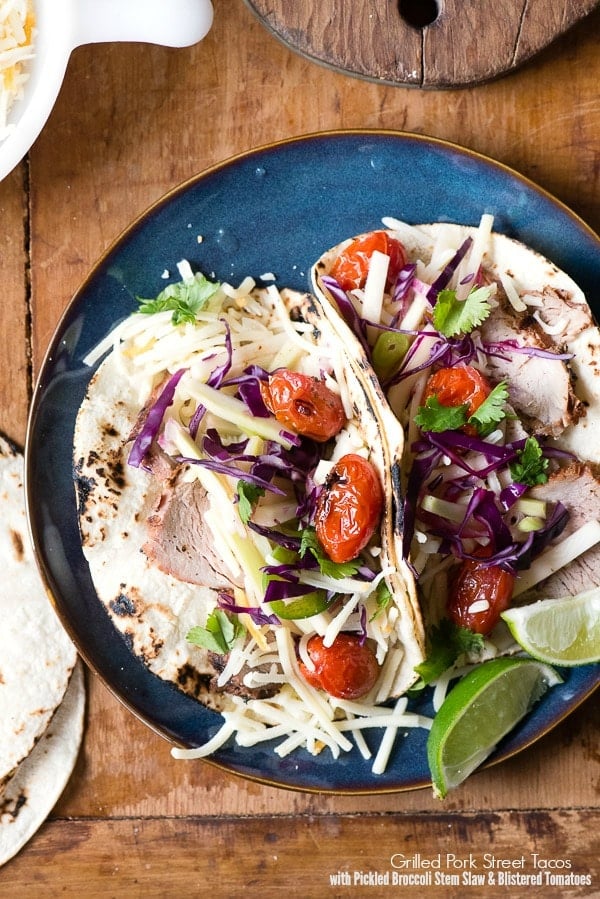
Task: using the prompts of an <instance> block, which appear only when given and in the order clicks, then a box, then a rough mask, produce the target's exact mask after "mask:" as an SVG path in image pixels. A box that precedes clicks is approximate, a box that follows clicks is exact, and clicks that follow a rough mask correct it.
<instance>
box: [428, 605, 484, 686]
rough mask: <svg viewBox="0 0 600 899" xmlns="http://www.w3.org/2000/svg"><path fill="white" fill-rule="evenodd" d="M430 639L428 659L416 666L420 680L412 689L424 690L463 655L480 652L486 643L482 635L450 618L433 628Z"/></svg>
mask: <svg viewBox="0 0 600 899" xmlns="http://www.w3.org/2000/svg"><path fill="white" fill-rule="evenodd" d="M428 638H429V640H428V642H429V651H428V654H427V658H426V659H425V661H424V662H421V664H420V665H415V671H416V672H417V674H419V675H420V680H419V681H418V683H417V684H415V686H414V687H413V688H412V689H423V687H426V686H428V684H431V683H433V681H435V680H437V678H438V677H440V676H441V675H442V674H443V673H444V671H447V670H448V668H451V667H452V665H454V663H455V662H456V661H457V659H459V658H460V656H461V655H464V654H465V653H471V652H475V653H476V652H479V651H480V650H481V649H482V648H483V643H484V639H483V636H482V635H481V634H476V633H474V632H473V631H471V630H469V628H466V627H460V626H459V625H457V624H454V623H453V622H452V621H450V620H449V619H448V618H443V619H442V620H441V621H440V623H439V625H438V626H437V627H436V626H434V627H432V628H431V630H430V632H429V634H428Z"/></svg>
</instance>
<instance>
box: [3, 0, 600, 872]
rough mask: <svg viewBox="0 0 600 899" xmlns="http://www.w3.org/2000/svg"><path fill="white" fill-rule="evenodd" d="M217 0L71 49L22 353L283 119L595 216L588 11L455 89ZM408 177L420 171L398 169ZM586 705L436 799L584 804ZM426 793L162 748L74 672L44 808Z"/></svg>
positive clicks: (44, 162) (334, 804) (326, 804)
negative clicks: (152, 36)
mask: <svg viewBox="0 0 600 899" xmlns="http://www.w3.org/2000/svg"><path fill="white" fill-rule="evenodd" d="M298 5H300V4H298ZM302 6H304V4H302ZM313 6H314V4H313ZM216 12H217V16H216V21H215V26H214V29H213V31H212V32H211V34H210V35H209V37H208V38H207V39H206V40H205V41H203V42H202V43H201V44H199V45H198V46H196V47H192V48H189V49H184V50H178V51H173V50H168V49H165V48H161V47H147V46H135V45H125V46H115V45H96V46H91V47H82V48H80V49H78V50H77V51H76V52H75V53H74V55H73V57H72V59H71V63H70V65H69V70H68V73H67V78H66V80H65V84H64V87H63V90H62V91H61V95H60V98H59V102H58V103H57V106H56V108H55V110H54V112H53V114H52V116H51V118H50V120H49V122H48V125H47V127H46V128H45V129H44V132H43V133H42V135H41V136H40V138H39V139H38V141H37V142H36V145H35V147H34V149H33V151H32V153H31V157H30V171H31V216H32V221H31V238H32V247H31V262H32V295H31V304H32V314H33V333H32V352H33V361H32V364H33V367H34V370H35V371H37V370H39V365H40V360H41V358H42V355H43V353H44V352H45V349H46V346H47V344H48V341H49V339H50V335H51V334H52V333H53V331H54V328H55V326H56V323H57V322H58V320H59V318H60V315H61V314H62V312H63V310H64V308H65V306H66V304H67V303H68V301H69V299H70V296H71V295H72V293H73V292H74V291H75V290H76V288H77V287H78V286H79V284H80V283H81V281H82V280H83V279H84V278H85V277H86V275H87V274H88V272H89V271H90V269H91V267H92V266H93V264H94V263H95V261H96V259H98V258H99V257H100V256H101V254H102V253H103V252H104V251H105V250H106V248H107V247H108V246H109V245H110V243H111V242H112V240H113V239H115V237H116V236H117V235H118V234H119V232H120V231H121V230H122V229H123V228H124V227H125V226H126V225H127V224H128V223H129V222H130V221H131V220H132V219H133V218H134V217H135V216H137V215H138V214H140V213H141V212H142V210H143V209H145V208H146V207H147V206H148V205H149V204H150V203H151V202H153V201H154V200H156V199H158V198H159V197H160V196H161V195H162V194H163V193H164V192H165V191H167V190H170V189H171V188H173V187H174V186H176V185H177V184H178V183H180V182H181V181H182V180H184V179H185V178H188V177H190V176H192V175H193V174H194V173H195V172H197V171H200V170H202V169H204V168H206V167H207V166H209V165H211V164H213V163H215V162H218V161H219V160H222V159H225V158H227V157H229V156H231V155H233V154H235V153H238V152H243V151H245V150H248V149H250V148H252V147H254V146H258V145H261V144H264V143H267V142H269V141H272V140H278V139H283V138H286V137H289V136H291V135H294V134H301V133H306V132H311V131H315V130H318V129H336V128H341V127H350V128H352V127H359V128H394V129H405V130H408V131H414V132H417V133H427V134H432V135H434V136H436V137H440V138H443V139H446V140H450V141H456V142H458V143H461V144H463V145H466V146H469V147H470V148H472V149H473V150H475V151H477V152H481V153H486V154H489V155H492V156H494V157H496V158H497V159H499V160H500V161H501V162H503V163H505V164H507V165H510V166H513V167H514V168H516V169H518V170H519V171H521V172H522V173H523V174H525V175H528V176H530V177H532V178H534V179H535V180H537V181H538V182H540V183H541V184H542V186H543V187H545V188H546V189H548V190H550V191H552V192H553V193H555V194H557V195H559V196H560V197H561V199H562V200H564V201H565V202H566V203H568V204H569V205H570V206H572V207H573V208H574V209H575V210H576V211H577V212H578V213H579V214H581V215H582V216H583V217H584V218H585V219H586V220H587V221H588V222H589V223H590V224H591V225H592V226H594V227H596V228H599V227H600V206H599V204H598V196H599V195H600V164H599V159H598V142H597V138H598V134H599V133H600V99H599V97H598V92H597V83H598V75H599V72H600V69H599V59H598V53H597V40H596V34H597V29H598V26H599V25H600V15H599V14H598V12H596V13H594V14H592V16H591V17H590V19H589V20H588V23H585V25H584V26H579V27H576V28H575V29H573V30H572V31H571V32H570V33H569V34H568V35H567V36H566V37H565V38H564V39H563V40H562V41H561V42H560V44H557V45H556V46H557V52H556V53H552V54H544V55H543V56H539V57H538V58H537V59H536V60H535V61H534V62H533V63H531V64H530V65H529V66H528V67H527V68H526V69H524V70H521V71H520V73H519V75H518V77H517V76H510V77H509V78H506V79H502V80H501V81H496V82H493V83H491V84H487V85H483V86H481V87H479V88H477V89H475V90H465V91H456V92H436V91H426V92H421V91H415V90H412V89H410V88H405V87H389V86H386V85H382V84H375V83H372V82H368V81H360V80H358V79H355V78H349V77H347V76H345V75H343V74H338V73H335V72H332V71H330V70H328V69H325V68H324V67H321V66H316V65H313V64H312V63H311V62H310V61H308V60H307V59H306V58H303V57H301V56H299V55H298V54H296V53H292V52H290V51H289V50H288V49H286V47H285V46H284V45H283V44H281V43H280V42H278V41H274V40H273V39H272V38H271V37H270V35H269V34H268V33H267V31H266V30H265V29H264V28H263V27H262V25H261V24H260V22H259V21H258V20H257V19H256V17H255V16H253V15H252V14H251V12H250V11H249V10H248V9H247V8H246V7H245V6H244V5H241V4H238V3H231V2H229V3H225V2H221V3H219V4H217V7H216ZM592 26H595V29H596V30H595V31H594V28H593V27H592ZM549 109H552V110H553V111H554V112H553V114H552V115H549V113H548V110H549ZM407 189H421V190H422V189H424V187H423V185H413V184H412V183H411V181H410V173H407ZM425 189H426V187H425ZM11 198H12V199H11V203H12V204H13V206H12V208H13V212H12V213H11V215H12V221H13V222H15V223H18V219H19V216H21V214H22V209H23V208H24V206H23V204H24V203H25V202H26V197H25V195H24V194H23V192H22V191H20V188H19V189H17V191H16V194H11ZM15 203H16V206H15V205H14V204H15ZM15 209H16V210H17V212H18V214H17V212H15ZM274 212H275V214H276V212H277V211H276V210H275V211H274ZM385 213H393V214H401V210H382V214H385ZM20 233H21V234H22V232H20ZM10 239H11V241H13V243H12V246H13V250H12V252H13V259H17V258H18V257H19V254H20V252H21V250H20V249H19V248H20V247H21V246H22V243H21V242H20V241H21V240H22V236H20V234H19V231H18V230H17V231H16V232H15V233H14V234H12V229H11V237H10ZM10 283H11V285H12V287H11V289H14V290H16V291H17V293H18V295H19V296H21V294H22V290H23V288H22V283H23V272H22V265H21V263H18V264H16V265H15V264H14V262H13V269H12V274H11V280H10ZM7 315H8V313H7ZM10 320H11V322H12V317H11V319H10ZM10 327H11V328H13V333H15V332H14V328H15V325H14V324H11V325H10ZM17 382H18V378H15V379H14V384H15V385H16V384H17ZM4 389H5V390H6V389H10V390H12V389H15V390H17V389H18V390H21V389H22V387H21V386H11V387H10V388H7V387H5V388H4ZM598 723H599V721H598V707H597V703H594V702H593V701H591V702H589V703H587V704H586V705H585V706H584V707H583V708H582V709H581V710H580V711H579V712H577V713H576V714H575V715H573V716H572V717H571V718H570V719H569V720H568V721H567V722H565V723H564V724H563V725H561V726H560V727H559V728H558V729H557V730H556V732H554V733H553V734H551V735H548V737H546V738H545V739H544V740H543V741H542V742H541V743H539V744H538V745H536V746H534V747H531V749H530V750H528V751H527V752H526V753H525V754H523V755H521V756H519V757H517V758H515V759H513V760H511V761H509V762H507V763H506V764H505V765H503V767H502V769H501V770H500V769H498V770H496V771H494V770H490V771H484V772H480V773H479V774H477V775H475V776H474V777H473V778H472V779H471V780H470V781H469V782H468V784H466V785H465V787H464V789H463V790H462V791H461V792H460V794H457V795H456V796H455V797H452V798H451V800H450V803H449V805H447V806H445V808H448V809H458V808H462V809H497V808H510V807H515V808H528V807H532V806H534V805H535V806H538V807H541V808H546V809H548V808H554V807H557V806H566V807H569V808H571V807H578V808H584V807H587V806H588V805H594V806H597V805H598V791H599V789H600V773H599V771H598V764H599V761H598V754H597V733H598ZM438 808H439V806H437V805H436V804H435V803H434V802H433V800H432V799H431V797H430V795H429V793H428V791H420V792H415V793H410V794H400V795H397V796H380V797H376V796H375V797H373V796H371V797H361V798H358V799H357V798H356V797H355V798H352V797H327V796H315V795H311V794H302V793H288V792H286V791H283V790H277V789H275V788H273V787H269V786H262V785H260V784H254V783H248V782H244V781H240V780H239V779H238V778H236V777H233V776H232V775H229V774H227V773H224V772H221V771H219V770H218V769H215V768H214V767H212V766H210V765H208V764H205V763H193V764H187V763H180V762H174V761H173V760H172V759H171V758H170V756H169V754H168V747H167V745H166V743H165V742H164V741H163V740H161V739H160V738H158V737H156V736H155V735H154V734H152V733H151V732H150V731H148V730H147V729H146V728H145V727H143V726H142V725H141V724H140V723H139V722H138V721H136V720H135V719H132V718H131V716H130V715H129V714H127V713H126V712H125V710H124V709H123V708H122V707H121V706H119V705H118V703H117V702H116V700H115V699H114V698H113V697H112V696H111V695H110V694H109V693H108V691H106V689H105V688H104V687H103V686H102V685H101V684H99V683H98V682H97V681H96V679H95V678H91V686H90V709H89V714H88V728H87V736H86V741H85V746H84V751H83V753H82V756H81V758H80V761H79V765H78V768H77V771H76V774H75V777H74V779H73V781H72V783H71V784H70V786H69V788H68V790H67V792H66V793H65V795H64V797H63V799H62V800H61V803H60V804H59V807H58V809H57V813H59V814H63V815H76V816H90V817H97V816H107V815H108V816H111V817H114V816H122V815H126V816H132V815H133V816H148V815H168V816H172V815H175V816H179V815H185V816H187V815H217V814H222V813H226V814H228V815H232V816H235V815H264V814H269V813H271V812H280V813H282V814H303V813H310V814H313V813H314V814H317V813H326V812H340V813H354V812H360V813H368V812H394V811H415V812H416V811H419V812H422V813H424V814H429V813H432V812H434V811H437V810H438ZM28 853H29V850H26V855H27V854H28Z"/></svg>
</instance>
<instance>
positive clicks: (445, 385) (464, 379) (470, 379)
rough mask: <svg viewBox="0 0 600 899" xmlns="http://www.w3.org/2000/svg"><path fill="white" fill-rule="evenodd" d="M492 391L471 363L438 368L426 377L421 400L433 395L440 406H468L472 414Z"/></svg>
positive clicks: (487, 382)
mask: <svg viewBox="0 0 600 899" xmlns="http://www.w3.org/2000/svg"><path fill="white" fill-rule="evenodd" d="M491 392H492V388H491V386H490V383H489V381H488V380H487V378H485V377H484V376H483V375H482V374H481V372H479V371H477V369H476V368H473V367H472V366H471V365H453V366H450V367H449V368H440V369H438V371H436V372H435V373H434V374H433V375H431V376H430V377H429V378H428V379H427V383H426V385H425V393H424V396H423V402H426V401H427V400H428V399H429V397H431V396H435V397H437V399H438V402H439V403H440V404H441V405H442V406H465V405H466V406H468V407H469V408H468V410H467V411H468V414H469V415H473V413H474V412H476V411H477V409H479V407H480V406H481V404H482V403H483V402H484V400H486V399H487V397H488V396H489V395H490V393H491Z"/></svg>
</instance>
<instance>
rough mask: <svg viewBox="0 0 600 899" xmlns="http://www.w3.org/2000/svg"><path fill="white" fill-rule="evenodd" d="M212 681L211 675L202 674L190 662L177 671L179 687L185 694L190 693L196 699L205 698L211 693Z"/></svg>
mask: <svg viewBox="0 0 600 899" xmlns="http://www.w3.org/2000/svg"><path fill="white" fill-rule="evenodd" d="M211 679H212V675H211V674H202V672H200V671H198V669H197V668H194V666H193V665H190V664H189V663H188V662H186V664H185V665H182V666H181V667H180V668H179V669H178V670H177V683H178V685H179V686H180V687H181V689H182V690H183V692H184V693H189V694H190V695H191V696H194V697H195V698H196V699H199V698H200V697H201V696H205V695H206V694H207V693H208V692H209V688H210V682H211Z"/></svg>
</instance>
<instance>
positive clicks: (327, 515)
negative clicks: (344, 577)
mask: <svg viewBox="0 0 600 899" xmlns="http://www.w3.org/2000/svg"><path fill="white" fill-rule="evenodd" d="M383 504H384V497H383V489H382V487H381V483H380V481H379V476H378V474H377V472H376V471H375V468H374V467H373V465H372V464H371V463H370V462H369V461H368V460H367V459H363V457H362V456H359V455H357V454H356V453H348V454H347V455H346V456H342V458H341V459H340V460H339V461H338V462H336V463H335V465H334V466H333V468H332V469H331V471H330V472H329V476H328V477H327V480H326V482H325V485H324V488H323V491H322V492H321V494H320V495H319V499H318V500H317V510H316V515H315V527H316V531H317V537H318V539H319V543H320V544H321V546H322V547H323V549H324V550H325V552H326V553H327V555H328V556H329V558H330V559H332V560H333V561H334V562H349V561H350V560H351V559H355V558H356V556H357V555H358V554H359V552H360V551H361V549H363V548H364V547H365V546H366V545H367V543H368V542H369V540H370V539H371V537H372V536H373V534H374V532H375V529H376V528H377V526H378V525H379V521H380V519H381V515H382V512H383Z"/></svg>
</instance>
